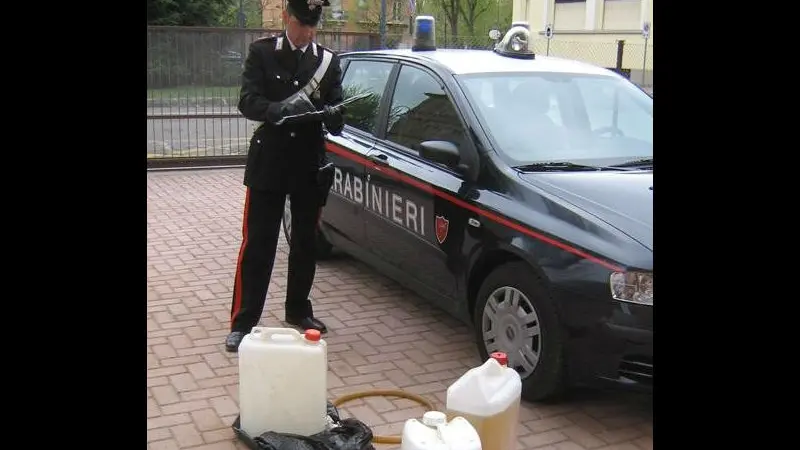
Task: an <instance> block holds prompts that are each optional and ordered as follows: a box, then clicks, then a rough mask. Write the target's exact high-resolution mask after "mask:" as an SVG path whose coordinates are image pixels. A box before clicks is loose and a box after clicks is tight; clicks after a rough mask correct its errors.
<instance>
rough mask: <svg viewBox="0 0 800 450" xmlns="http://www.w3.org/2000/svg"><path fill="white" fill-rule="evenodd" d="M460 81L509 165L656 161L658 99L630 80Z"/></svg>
mask: <svg viewBox="0 0 800 450" xmlns="http://www.w3.org/2000/svg"><path fill="white" fill-rule="evenodd" d="M457 78H458V80H459V82H460V83H461V85H462V86H463V88H464V91H465V93H466V95H467V96H468V97H469V101H470V103H471V104H472V105H473V108H474V110H475V112H476V113H477V114H478V116H479V119H480V121H481V124H483V126H484V127H485V129H486V130H487V131H488V134H489V136H490V139H492V140H493V142H494V144H495V145H496V146H497V147H498V148H499V150H500V151H501V152H502V153H503V154H505V155H506V156H507V157H508V158H510V159H511V163H512V165H515V166H523V165H528V164H536V163H541V162H553V161H568V162H572V163H579V164H587V165H596V164H606V165H608V164H620V163H625V162H630V161H639V160H645V159H650V158H652V157H653V99H652V98H651V97H650V96H649V95H647V94H646V93H644V92H643V91H642V90H640V89H639V88H638V87H636V86H635V85H634V84H633V83H631V82H630V81H628V80H625V79H623V78H620V77H617V76H609V75H582V74H564V73H530V72H528V73H498V74H470V75H462V76H458V77H457Z"/></svg>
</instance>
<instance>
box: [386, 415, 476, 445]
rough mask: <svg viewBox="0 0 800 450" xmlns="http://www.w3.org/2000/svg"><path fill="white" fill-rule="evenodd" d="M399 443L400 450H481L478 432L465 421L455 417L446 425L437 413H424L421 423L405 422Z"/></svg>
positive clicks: (416, 421) (445, 417) (444, 416)
mask: <svg viewBox="0 0 800 450" xmlns="http://www.w3.org/2000/svg"><path fill="white" fill-rule="evenodd" d="M400 442H401V444H400V450H481V439H480V437H479V436H478V432H477V431H475V428H474V427H473V426H472V425H471V424H470V423H469V422H468V421H467V420H466V419H464V418H463V417H455V418H454V419H453V420H451V421H450V423H448V422H447V415H446V414H445V413H443V412H439V411H428V412H426V413H425V414H424V415H423V416H422V422H420V421H418V420H417V419H409V420H407V421H406V423H405V426H404V427H403V435H402V438H401V440H400Z"/></svg>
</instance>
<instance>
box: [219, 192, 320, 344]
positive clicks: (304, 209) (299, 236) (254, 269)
mask: <svg viewBox="0 0 800 450" xmlns="http://www.w3.org/2000/svg"><path fill="white" fill-rule="evenodd" d="M298 184H301V186H298V187H297V188H295V189H292V191H291V192H290V193H289V198H290V200H291V212H292V223H291V246H290V251H289V279H288V284H287V288H286V318H290V319H295V320H300V319H303V318H305V317H309V316H312V315H313V311H312V308H311V302H310V301H309V300H308V296H309V293H310V292H311V284H312V283H313V281H314V274H315V271H316V259H315V252H314V241H315V235H316V226H317V220H318V218H319V212H320V198H319V194H318V191H317V189H316V185H315V184H313V183H311V182H309V183H298ZM285 199H286V192H282V191H267V190H257V189H252V188H247V193H246V194H245V204H244V218H243V221H242V246H241V249H240V250H239V259H238V263H237V267H236V275H235V279H234V285H233V302H232V305H231V331H243V332H245V333H249V332H250V330H251V329H252V328H253V327H254V326H256V325H258V321H259V319H260V318H261V313H262V312H263V310H264V303H265V302H266V297H267V288H268V287H269V282H270V277H271V275H272V267H273V264H274V262H275V251H276V248H277V245H278V237H279V235H280V224H281V219H282V216H283V208H284V201H285Z"/></svg>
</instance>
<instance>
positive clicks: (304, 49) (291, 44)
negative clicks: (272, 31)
mask: <svg viewBox="0 0 800 450" xmlns="http://www.w3.org/2000/svg"><path fill="white" fill-rule="evenodd" d="M283 35H284V36H285V37H286V42H288V43H289V47H290V48H291V49H292V51H295V50H297V46H296V45H294V42H292V40H291V39H289V34H288V33H286V32H285V31H284V33H283ZM300 50H301V51H302V52H303V53H305V52H306V50H308V44H306V45H304V46H303V48H301V49H300Z"/></svg>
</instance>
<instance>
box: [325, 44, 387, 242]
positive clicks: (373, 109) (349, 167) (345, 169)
mask: <svg viewBox="0 0 800 450" xmlns="http://www.w3.org/2000/svg"><path fill="white" fill-rule="evenodd" d="M392 66H393V64H392V63H387V62H383V61H370V60H358V59H350V60H349V61H348V62H347V67H346V68H345V71H344V74H343V76H342V90H343V91H344V92H343V94H344V97H345V99H346V98H349V97H351V96H353V95H355V94H358V93H362V92H366V93H370V94H371V96H370V97H368V98H367V99H365V100H358V101H356V102H354V103H351V104H350V105H348V107H347V108H346V110H345V111H346V112H345V116H344V121H345V127H344V130H343V131H342V133H341V135H339V136H334V135H332V134H328V135H327V142H326V150H327V154H328V158H329V159H330V160H331V161H332V162H333V163H334V165H335V166H336V169H335V172H334V179H333V186H331V191H330V195H329V196H328V204H327V205H326V207H325V208H324V209H323V213H322V220H323V222H324V223H325V225H326V230H327V231H328V232H329V233H333V234H335V236H334V237H333V238H334V240H340V239H344V240H346V241H349V243H351V244H355V245H359V246H363V242H364V239H365V235H364V213H363V210H364V205H363V201H364V200H363V192H364V186H363V181H364V177H365V165H364V161H365V160H366V157H367V153H368V152H369V150H370V149H371V148H372V147H373V146H374V145H375V129H376V124H377V122H378V119H377V118H378V107H377V105H379V104H380V100H381V98H382V97H383V94H384V90H385V88H386V84H387V82H388V79H389V74H390V73H391V71H392Z"/></svg>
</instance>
